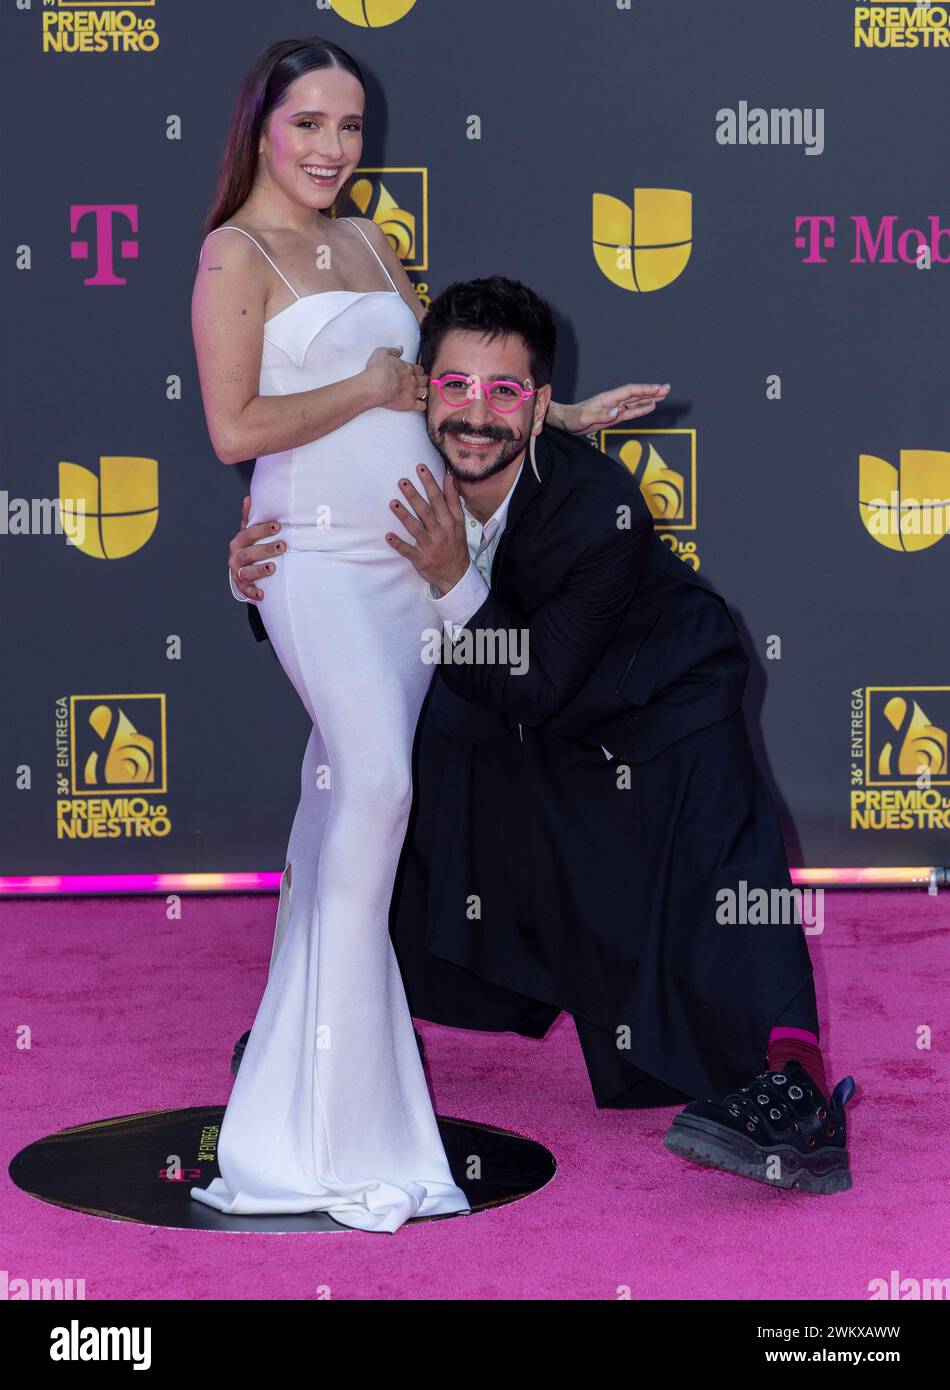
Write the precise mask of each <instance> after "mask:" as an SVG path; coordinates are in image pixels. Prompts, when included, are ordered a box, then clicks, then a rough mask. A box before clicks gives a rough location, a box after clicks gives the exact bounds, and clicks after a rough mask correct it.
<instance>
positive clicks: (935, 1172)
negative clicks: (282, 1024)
mask: <svg viewBox="0 0 950 1390" xmlns="http://www.w3.org/2000/svg"><path fill="white" fill-rule="evenodd" d="M275 904H276V898H274V897H272V896H266V897H265V896H252V895H248V896H235V897H211V896H207V897H201V896H196V897H186V898H183V899H182V918H181V920H180V921H171V922H170V921H168V920H166V916H165V902H164V899H157V898H144V897H140V898H87V899H81V898H80V899H76V898H73V899H64V900H55V899H37V900H32V901H30V900H18V901H12V902H6V903H4V904H3V905H2V907H0V912H2V920H3V924H4V927H5V931H4V937H3V969H4V973H5V974H6V976H7V981H6V987H5V989H4V1001H5V1002H4V1015H5V1016H4V1021H3V1036H4V1037H5V1038H6V1046H5V1048H4V1053H3V1055H4V1065H3V1077H2V1103H3V1113H4V1116H5V1118H6V1124H5V1133H4V1141H3V1186H2V1196H0V1203H2V1211H0V1230H2V1232H3V1236H2V1248H0V1269H5V1270H7V1271H8V1273H9V1276H10V1277H11V1278H13V1277H23V1278H43V1277H46V1278H63V1279H66V1278H73V1279H79V1278H82V1279H85V1281H86V1297H87V1298H104V1299H117V1298H132V1299H136V1298H163V1299H203V1298H241V1299H258V1298H260V1299H307V1298H316V1297H320V1296H324V1297H325V1296H327V1293H326V1292H323V1293H321V1291H328V1292H329V1296H330V1297H333V1298H337V1299H380V1298H382V1299H415V1298H437V1299H616V1298H617V1297H618V1296H621V1295H620V1294H618V1290H623V1289H624V1287H627V1288H629V1290H630V1296H632V1297H633V1298H635V1299H666V1298H671V1299H687V1298H702V1299H712V1298H741V1299H768V1298H806V1299H826V1298H829V1299H843V1298H867V1297H868V1283H869V1281H870V1280H871V1279H875V1278H883V1279H889V1277H890V1272H891V1270H895V1269H896V1270H898V1271H900V1277H901V1278H908V1277H912V1278H917V1279H929V1278H936V1277H942V1276H945V1275H947V1273H948V1270H947V1250H948V1229H947V1228H948V1220H947V1186H946V1182H947V1179H946V1174H947V1168H948V1164H950V1126H948V1119H947V1115H948V1100H947V1098H948V1095H950V1085H948V1082H950V1066H948V1049H947V1036H948V1033H947V1030H948V1026H950V1020H948V1017H947V980H948V978H950V896H948V895H947V894H946V893H944V894H942V895H941V896H939V897H929V896H927V895H926V894H925V893H921V892H909V891H906V892H904V891H891V892H876V893H863V892H853V893H845V892H839V893H828V894H827V895H826V899H825V930H824V934H823V935H822V936H818V937H812V938H811V939H810V945H811V950H812V957H813V960H814V962H815V973H816V977H817V981H818V999H819V1005H820V1007H821V1012H822V1019H823V1024H824V1032H823V1042H824V1046H825V1052H826V1058H827V1062H828V1074H829V1080H831V1081H832V1083H833V1082H834V1081H837V1080H839V1079H840V1077H841V1076H842V1075H844V1074H845V1073H846V1072H851V1073H852V1075H853V1076H854V1077H855V1080H856V1081H857V1086H858V1092H857V1096H856V1097H855V1100H854V1101H853V1102H852V1103H851V1105H850V1107H849V1110H848V1114H849V1120H850V1149H851V1165H852V1169H853V1171H854V1188H853V1189H852V1190H851V1191H850V1192H846V1193H840V1194H837V1195H834V1196H807V1195H804V1194H801V1193H798V1192H792V1193H789V1192H783V1191H778V1190H774V1189H771V1188H768V1187H766V1186H764V1185H761V1184H758V1183H752V1182H749V1181H747V1180H745V1179H741V1178H737V1177H733V1176H730V1175H728V1174H723V1173H718V1172H713V1171H710V1170H706V1169H701V1168H696V1167H693V1166H691V1165H688V1164H686V1163H684V1162H683V1161H682V1160H679V1159H677V1158H675V1157H674V1156H673V1155H671V1154H668V1153H667V1152H666V1151H665V1150H664V1149H663V1148H662V1145H661V1139H662V1137H663V1134H664V1133H665V1131H666V1128H667V1126H668V1124H669V1121H670V1118H671V1116H672V1115H673V1114H675V1113H676V1111H675V1109H670V1110H647V1111H640V1112H636V1111H627V1112H624V1111H598V1110H597V1109H596V1108H595V1106H594V1103H593V1100H592V1097H591V1094H590V1090H589V1086H588V1082H587V1077H586V1073H585V1070H584V1066H583V1061H582V1058H581V1053H580V1048H579V1046H578V1043H577V1038H576V1035H575V1032H574V1027H573V1024H572V1022H571V1020H570V1018H569V1017H568V1016H567V1015H562V1016H561V1017H560V1019H559V1020H558V1021H557V1023H556V1024H555V1026H554V1028H553V1029H552V1031H551V1032H550V1033H549V1034H548V1036H547V1038H546V1039H544V1040H543V1041H540V1042H533V1041H529V1040H527V1039H523V1038H518V1037H515V1036H513V1035H507V1034H506V1035H500V1036H499V1035H489V1034H477V1033H464V1032H458V1031H455V1030H452V1029H448V1028H440V1027H437V1026H435V1025H432V1024H422V1025H421V1027H420V1031H421V1032H422V1033H423V1036H424V1038H425V1041H426V1045H427V1050H428V1056H429V1075H430V1078H431V1081H432V1085H433V1088H434V1093H435V1099H436V1106H437V1109H438V1110H439V1112H440V1113H441V1114H443V1115H455V1116H464V1117H466V1118H469V1119H473V1120H478V1121H481V1122H484V1123H487V1124H492V1125H499V1126H502V1127H505V1128H508V1129H512V1130H515V1131H517V1132H518V1133H520V1134H525V1135H529V1136H531V1137H532V1138H534V1139H537V1140H539V1141H540V1142H541V1143H543V1144H545V1145H547V1146H548V1147H549V1148H550V1149H551V1150H552V1152H553V1153H554V1155H555V1157H556V1159H557V1162H558V1165H559V1166H558V1172H557V1175H556V1176H555V1178H554V1180H553V1182H551V1183H550V1184H549V1185H548V1186H547V1187H546V1188H544V1189H543V1190H542V1191H541V1192H539V1193H536V1194H535V1195H534V1196H532V1197H529V1198H527V1199H525V1200H523V1201H520V1202H516V1203H514V1204H512V1205H508V1206H503V1207H499V1208H495V1209H493V1210H489V1211H485V1212H481V1213H476V1214H473V1215H472V1216H466V1217H461V1218H456V1219H453V1220H448V1221H440V1222H433V1223H431V1224H422V1225H419V1226H413V1225H409V1226H406V1227H403V1228H402V1229H401V1230H400V1231H399V1232H397V1233H396V1234H395V1235H393V1236H390V1235H373V1234H363V1233H361V1232H357V1231H349V1232H341V1233H339V1234H337V1233H333V1234H315V1233H314V1234H306V1235H299V1234H286V1235H256V1234H228V1233H218V1232H205V1231H175V1230H163V1229H156V1228H152V1227H147V1226H137V1225H129V1224H125V1223H116V1222H111V1221H105V1220H102V1219H99V1218H96V1217H93V1216H87V1215H80V1214H77V1213H74V1212H69V1211H66V1210H63V1209H61V1208H57V1207H52V1206H49V1205H46V1204H45V1203H42V1202H39V1201H36V1200H35V1199H34V1198H31V1197H29V1196H27V1195H26V1194H25V1193H23V1192H21V1191H19V1190H18V1189H17V1188H16V1187H14V1185H13V1184H12V1183H11V1182H10V1180H9V1178H8V1177H7V1174H6V1168H7V1165H8V1164H9V1161H10V1159H11V1157H12V1156H13V1154H14V1153H16V1152H17V1150H19V1149H20V1148H22V1147H23V1146H24V1145H26V1144H28V1143H30V1142H31V1141H33V1140H35V1139H38V1138H40V1137H41V1136H43V1135H46V1134H49V1133H52V1132H54V1131H56V1130H59V1129H63V1128H66V1127H67V1126H70V1125H76V1124H81V1123H86V1122H88V1121H91V1120H95V1119H101V1118H105V1117H108V1116H112V1115H120V1114H128V1113H131V1112H134V1111H141V1110H153V1109H154V1110H159V1109H167V1108H177V1107H185V1106H193V1105H203V1104H216V1103H220V1104H223V1103H224V1102H225V1100H226V1099H227V1095H228V1090H229V1086H230V1080H231V1078H230V1073H229V1070H228V1063H229V1059H230V1055H231V1046H232V1043H233V1042H234V1039H235V1038H236V1037H238V1036H239V1035H240V1034H241V1033H242V1032H243V1031H244V1030H245V1029H246V1028H248V1027H249V1026H250V1024H251V1022H252V1020H253V1016H254V1012H255V1009H256V1006H257V1003H258V1000H259V997H260V993H261V990H262V988H263V984H264V978H265V974H266V965H267V960H268V958H269V954H270V945H271V937H272V931H273V920H274V912H275ZM24 1024H26V1025H29V1028H30V1030H31V1033H32V1048H31V1049H30V1050H28V1051H27V1050H18V1049H17V1048H16V1047H15V1046H14V1038H15V1036H16V1034H15V1030H16V1029H17V1028H18V1027H21V1026H22V1025H24ZM924 1028H929V1029H930V1030H931V1031H932V1033H933V1043H932V1047H931V1048H930V1049H929V1050H928V1049H922V1048H920V1047H919V1046H918V1036H919V1030H921V1029H924Z"/></svg>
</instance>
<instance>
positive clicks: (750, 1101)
mask: <svg viewBox="0 0 950 1390" xmlns="http://www.w3.org/2000/svg"><path fill="white" fill-rule="evenodd" d="M853 1095H854V1079H853V1078H852V1077H850V1076H846V1077H845V1078H844V1080H843V1081H839V1082H838V1084H837V1086H836V1087H835V1089H834V1091H833V1092H832V1095H831V1099H830V1100H826V1098H825V1097H824V1096H823V1095H822V1093H821V1092H820V1091H819V1089H818V1087H817V1085H816V1084H815V1082H814V1081H812V1079H811V1077H810V1076H809V1074H808V1072H807V1071H806V1070H805V1068H804V1067H803V1066H802V1064H801V1062H797V1061H795V1060H790V1061H789V1062H787V1063H786V1064H785V1066H784V1068H783V1069H782V1071H764V1072H760V1073H759V1075H758V1076H757V1077H756V1078H755V1080H754V1081H752V1082H750V1084H749V1085H748V1086H743V1087H742V1088H741V1090H739V1091H734V1092H733V1093H732V1094H731V1095H728V1096H726V1097H725V1098H724V1099H723V1100H718V1101H717V1100H694V1101H691V1102H690V1103H689V1105H687V1106H686V1107H685V1108H684V1109H683V1110H681V1111H680V1113H679V1114H678V1115H677V1116H676V1118H675V1120H674V1121H673V1123H672V1125H671V1126H670V1128H669V1131H668V1132H667V1135H666V1138H665V1139H664V1140H663V1145H664V1148H667V1149H669V1151H670V1153H674V1154H678V1155H679V1157H680V1158H685V1159H688V1160H689V1161H690V1162H691V1163H703V1164H705V1165H706V1166H707V1167H709V1168H723V1169H725V1171H726V1172H727V1173H737V1174H739V1175H740V1176H741V1177H744V1178H753V1179H754V1180H755V1181H756V1182H765V1183H768V1184H769V1185H770V1186H771V1187H797V1188H799V1189H800V1190H801V1191H802V1192H844V1191H846V1190H847V1189H848V1188H849V1187H850V1186H851V1169H850V1167H849V1165H848V1144H847V1127H846V1122H845V1113H844V1107H845V1106H846V1105H847V1103H848V1101H849V1100H850V1099H851V1097H852V1096H853Z"/></svg>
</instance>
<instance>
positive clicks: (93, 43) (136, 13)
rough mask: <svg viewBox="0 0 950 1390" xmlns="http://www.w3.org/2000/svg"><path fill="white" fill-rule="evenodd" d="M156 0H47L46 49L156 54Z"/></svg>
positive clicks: (46, 51)
mask: <svg viewBox="0 0 950 1390" xmlns="http://www.w3.org/2000/svg"><path fill="white" fill-rule="evenodd" d="M155 11H156V0H43V15H42V25H43V52H44V53H73V54H81V55H98V54H102V53H114V54H117V55H122V54H126V53H134V54H143V53H145V54H147V53H154V52H155V51H156V50H157V49H158V46H159V43H160V42H161V40H160V38H159V34H158V21H157V20H156V17H155Z"/></svg>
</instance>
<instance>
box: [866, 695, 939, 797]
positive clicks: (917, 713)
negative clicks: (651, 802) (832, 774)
mask: <svg viewBox="0 0 950 1390" xmlns="http://www.w3.org/2000/svg"><path fill="white" fill-rule="evenodd" d="M883 713H884V718H885V719H886V720H887V722H888V723H889V724H890V726H891V728H892V729H893V731H894V734H895V735H900V737H899V739H898V738H897V737H895V738H894V739H893V740H892V739H891V738H890V737H885V741H884V742H883V743H882V744H881V745H880V749H879V751H878V754H877V775H878V777H887V778H891V777H911V778H914V779H916V778H917V777H919V776H920V773H921V769H924V768H925V769H926V770H927V771H928V772H929V773H930V775H931V777H933V776H940V775H941V774H943V775H945V774H946V771H947V731H946V729H940V728H938V727H937V725H936V724H932V723H931V722H930V720H929V719H928V718H927V716H926V714H925V713H924V711H923V710H922V709H921V707H920V705H919V704H918V703H917V701H916V700H910V699H908V698H907V697H906V696H905V695H892V696H891V698H890V699H889V700H887V701H886V702H885V704H884V706H883Z"/></svg>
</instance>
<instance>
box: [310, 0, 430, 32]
mask: <svg viewBox="0 0 950 1390" xmlns="http://www.w3.org/2000/svg"><path fill="white" fill-rule="evenodd" d="M415 3H416V0H330V7H331V9H332V10H333V13H334V14H338V15H339V16H340V18H341V19H345V20H346V21H347V23H348V24H358V25H359V26H360V28H361V29H382V28H384V27H385V26H386V25H387V24H395V23H396V21H397V20H400V19H404V18H405V16H406V15H407V14H408V13H409V11H410V10H411V9H412V8H413V6H414V5H415Z"/></svg>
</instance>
